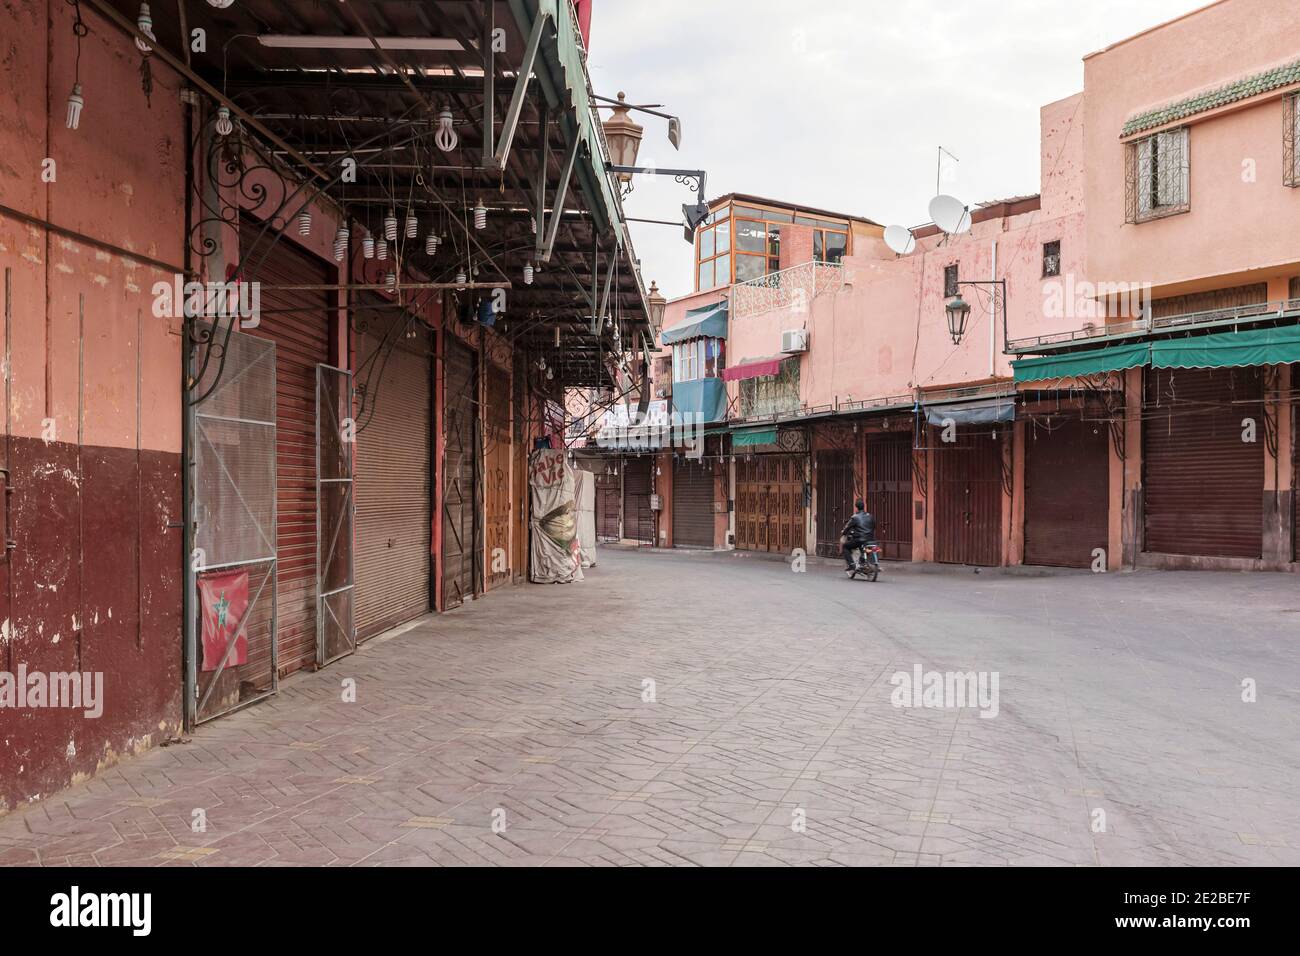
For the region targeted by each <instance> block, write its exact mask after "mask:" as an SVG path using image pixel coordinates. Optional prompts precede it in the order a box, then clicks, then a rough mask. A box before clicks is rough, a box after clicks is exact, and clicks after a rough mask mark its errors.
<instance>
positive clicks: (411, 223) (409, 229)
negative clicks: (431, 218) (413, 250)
mask: <svg viewBox="0 0 1300 956" xmlns="http://www.w3.org/2000/svg"><path fill="white" fill-rule="evenodd" d="M419 234H420V223H419V222H418V221H417V220H416V218H415V213H413V212H408V213H407V214H406V238H407V239H414V238H415V237H416V236H418V235H419Z"/></svg>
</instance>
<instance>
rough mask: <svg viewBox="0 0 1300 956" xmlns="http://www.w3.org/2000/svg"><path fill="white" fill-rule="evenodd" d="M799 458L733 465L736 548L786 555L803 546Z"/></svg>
mask: <svg viewBox="0 0 1300 956" xmlns="http://www.w3.org/2000/svg"><path fill="white" fill-rule="evenodd" d="M806 460H807V459H806V458H805V457H804V456H803V455H753V456H750V457H749V458H748V460H746V459H740V460H737V462H736V528H737V532H736V547H737V548H740V549H741V550H746V551H771V552H777V553H781V554H789V553H790V552H791V551H793V550H794V549H795V548H802V547H803V546H804V521H805V515H804V463H805V461H806Z"/></svg>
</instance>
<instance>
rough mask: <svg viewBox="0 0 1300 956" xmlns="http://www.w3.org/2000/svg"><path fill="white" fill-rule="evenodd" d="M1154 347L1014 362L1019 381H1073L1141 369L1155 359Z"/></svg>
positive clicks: (1132, 346)
mask: <svg viewBox="0 0 1300 956" xmlns="http://www.w3.org/2000/svg"><path fill="white" fill-rule="evenodd" d="M1151 349H1152V345H1151V344H1150V343H1148V342H1137V343H1129V344H1125V345H1111V346H1108V347H1106V348H1101V349H1088V350H1087V351H1084V352H1067V353H1065V354H1064V355H1048V356H1045V357H1043V358H1027V359H1018V360H1016V361H1014V362H1012V363H1011V368H1012V369H1013V370H1014V371H1015V376H1016V381H1017V382H1041V381H1045V380H1047V379H1056V378H1070V377H1071V376H1074V375H1096V374H1097V373H1098V372H1118V371H1120V370H1121V369H1126V368H1138V367H1139V366H1142V365H1146V364H1147V362H1149V361H1150V360H1151Z"/></svg>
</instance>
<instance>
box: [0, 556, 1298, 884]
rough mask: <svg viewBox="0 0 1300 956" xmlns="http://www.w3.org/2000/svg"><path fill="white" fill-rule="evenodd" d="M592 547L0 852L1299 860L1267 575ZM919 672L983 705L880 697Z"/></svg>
mask: <svg viewBox="0 0 1300 956" xmlns="http://www.w3.org/2000/svg"><path fill="white" fill-rule="evenodd" d="M599 557H600V563H599V566H598V567H596V568H593V569H590V570H589V571H588V572H587V580H586V581H585V582H584V583H581V584H574V585H568V586H565V585H552V586H526V587H518V588H513V589H510V588H507V589H504V590H502V591H498V592H494V593H493V594H492V595H491V597H490V599H489V600H486V601H483V602H479V603H475V604H471V605H469V606H467V607H465V608H463V609H460V610H457V611H455V612H452V613H449V614H446V615H441V616H431V617H426V618H424V619H422V620H421V621H420V622H419V623H418V624H417V625H415V626H414V627H412V628H409V629H407V630H405V631H399V632H395V633H390V634H389V635H385V636H383V637H381V638H377V639H376V640H374V641H372V642H370V643H368V644H366V645H364V646H363V647H362V649H361V650H360V651H359V652H358V653H357V654H356V655H354V656H353V657H351V658H348V659H345V660H343V661H340V662H338V663H336V664H334V665H332V666H330V667H328V668H326V669H325V670H322V671H319V672H316V673H313V674H302V675H298V676H295V677H292V678H290V679H288V680H286V681H285V682H284V684H283V685H282V688H281V693H280V695H279V697H278V698H275V699H272V700H270V701H269V702H266V703H263V704H260V705H257V706H253V707H251V708H249V709H247V710H244V711H242V712H240V713H238V714H235V715H233V716H231V717H227V718H224V719H221V720H218V721H215V722H213V723H209V724H205V725H202V726H200V727H199V728H198V730H197V732H196V733H195V734H194V735H193V737H192V738H191V739H189V740H188V741H187V742H184V743H176V744H173V745H171V746H168V747H166V748H161V749H155V750H153V751H151V752H149V753H146V754H144V755H143V756H140V757H136V758H128V759H125V760H123V761H122V762H120V763H119V764H117V765H115V766H113V767H110V768H108V769H106V770H104V771H103V772H101V773H100V774H98V775H97V776H95V777H94V778H92V779H90V780H88V781H85V782H82V783H80V784H78V785H76V786H73V787H71V788H69V789H67V790H66V791H63V792H61V793H58V794H56V795H53V796H50V797H49V798H48V799H46V800H44V801H43V802H41V803H39V804H36V805H35V806H32V807H28V808H25V809H20V810H17V811H15V812H13V813H10V814H9V815H7V816H5V817H0V863H4V864H11V865H12V864H17V865H35V864H42V865H68V864H71V865H77V866H90V865H97V864H98V865H115V864H135V865H184V866H188V865H198V866H222V865H286V866H287V865H335V866H344V865H361V866H381V865H383V866H391V865H417V866H424V865H446V866H452V865H467V864H501V865H571V864H593V865H610V864H632V865H635V864H651V865H653V864H712V865H767V864H774V865H781V864H811V865H836V864H848V865H854V864H860V865H873V864H894V865H908V866H910V865H927V866H928V865H971V864H992V865H1000V864H1029V865H1035V864H1045V865H1073V864H1077V865H1087V866H1091V865H1103V866H1122V865H1132V864H1156V865H1180V864H1205V865H1239V864H1244V865H1256V864H1288V865H1296V864H1298V863H1300V810H1298V806H1300V805H1298V804H1297V800H1296V798H1295V794H1296V792H1297V789H1300V726H1297V724H1296V715H1297V713H1300V708H1297V706H1296V704H1297V694H1298V693H1300V691H1298V690H1297V688H1300V660H1298V659H1297V655H1296V654H1295V633H1296V627H1297V624H1300V595H1297V591H1296V587H1295V580H1294V578H1293V577H1292V576H1290V575H1280V574H1254V575H1244V574H1230V573H1180V572H1171V573H1155V572H1147V573H1143V572H1139V573H1133V574H1122V575H1121V574H1107V575H1091V574H1088V573H1079V572H1061V573H1055V574H1050V575H1049V574H1046V573H1044V574H1043V575H1041V576H1036V575H1035V574H1034V573H1033V572H1025V573H1020V574H1014V575H1009V574H997V573H991V572H984V573H983V574H975V573H973V572H971V571H970V570H968V569H957V568H946V569H933V568H931V569H925V570H923V569H919V568H917V567H906V568H900V567H898V566H894V567H890V568H888V569H887V571H886V575H885V576H884V577H883V578H882V580H881V582H880V583H878V584H870V583H866V582H862V581H857V582H848V581H845V580H844V579H843V577H842V575H841V574H840V572H839V571H838V570H837V569H836V568H835V567H834V566H833V565H831V564H829V563H822V562H819V561H816V560H814V561H812V562H811V563H810V565H809V567H808V569H807V572H806V573H792V571H791V569H790V567H789V566H788V565H787V564H785V563H781V562H777V561H769V560H762V559H759V558H747V557H742V556H739V555H736V554H721V553H718V554H714V553H690V552H678V553H671V554H665V553H650V552H632V551H626V550H618V549H613V550H611V549H608V548H605V549H602V550H601V551H600V556H599ZM1244 609H1249V611H1250V614H1249V616H1244V615H1243V614H1242V611H1243V610H1244ZM917 665H921V667H922V669H923V670H925V671H930V670H936V671H962V672H969V671H976V672H996V673H997V674H998V675H999V678H1000V683H999V685H998V690H999V697H998V699H997V711H996V715H995V716H992V718H991V719H981V716H980V713H979V711H977V710H976V709H973V708H971V707H907V708H904V707H895V706H893V705H892V704H891V693H892V692H893V691H894V689H895V688H894V687H893V686H892V685H891V681H890V679H891V675H893V674H895V673H896V672H899V671H902V672H906V673H909V674H910V673H911V672H912V671H913V668H914V667H915V666H917ZM1246 679H1253V680H1254V681H1255V683H1256V685H1257V701H1256V702H1253V703H1245V702H1243V700H1242V693H1243V691H1242V682H1243V680H1246ZM350 680H354V681H355V692H356V702H355V703H349V702H345V701H344V700H343V697H344V696H345V691H346V687H345V684H346V682H348V681H350ZM649 681H652V682H653V685H650V684H648V683H647V682H649ZM651 691H653V693H651ZM650 697H652V698H653V700H646V699H643V698H650ZM1097 811H1103V812H1104V828H1100V829H1099V828H1098V825H1097V821H1098V820H1099V819H1101V818H1100V817H1099V816H1098V814H1097ZM196 821H199V823H205V824H206V826H205V828H204V827H198V829H200V830H201V832H195V829H196Z"/></svg>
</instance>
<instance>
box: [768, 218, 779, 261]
mask: <svg viewBox="0 0 1300 956" xmlns="http://www.w3.org/2000/svg"><path fill="white" fill-rule="evenodd" d="M767 254H768V255H769V256H772V257H774V258H776V259H779V258H781V227H780V226H768V227H767Z"/></svg>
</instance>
